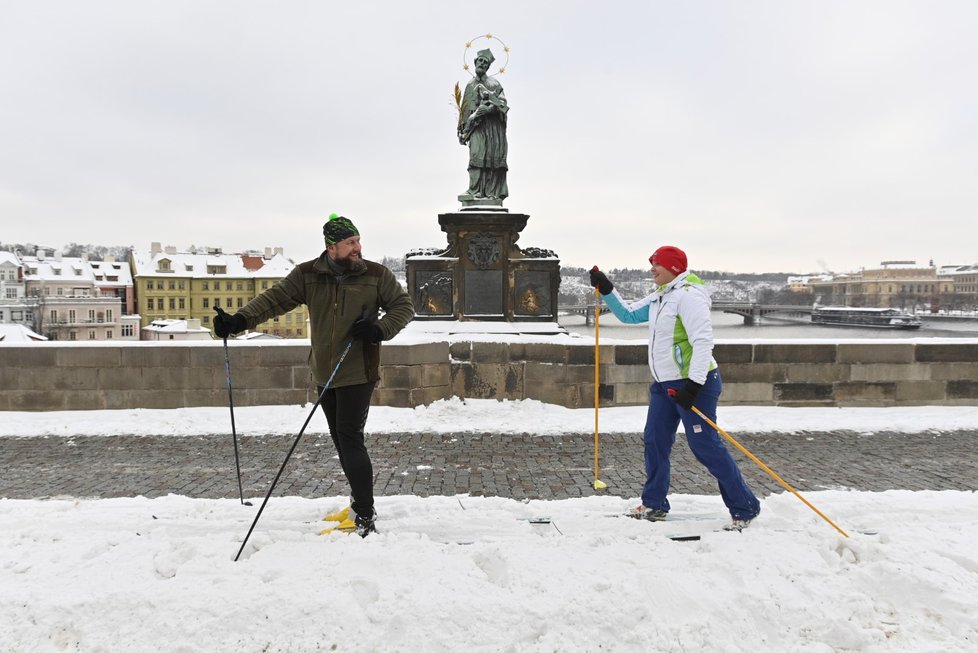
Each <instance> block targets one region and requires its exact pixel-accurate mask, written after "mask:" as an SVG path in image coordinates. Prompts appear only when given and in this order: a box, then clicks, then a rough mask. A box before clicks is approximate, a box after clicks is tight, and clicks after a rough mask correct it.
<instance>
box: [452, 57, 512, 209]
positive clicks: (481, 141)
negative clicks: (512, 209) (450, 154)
mask: <svg viewBox="0 0 978 653" xmlns="http://www.w3.org/2000/svg"><path fill="white" fill-rule="evenodd" d="M495 59H496V58H495V57H494V56H493V54H492V51H491V50H489V49H485V50H479V52H478V53H476V57H475V76H474V77H473V78H472V80H471V81H470V82H469V83H468V84H466V85H465V92H464V93H463V95H462V98H461V102H460V104H459V108H460V113H459V124H458V142H459V143H461V144H462V145H468V146H469V188H468V190H466V191H465V192H464V193H462V194H461V195H459V196H458V199H459V201H461V202H462V203H463V204H479V203H485V204H494V205H500V206H501V205H502V203H503V200H504V199H505V198H506V197H507V196H508V195H509V187H508V186H507V185H506V171H507V169H508V168H507V166H506V151H507V149H508V146H507V143H506V114H507V112H508V111H509V105H508V104H507V103H506V95H505V94H504V93H503V85H502V84H500V83H499V80H497V79H496V78H495V77H490V76H489V75H487V74H486V73H487V72H488V70H489V66H490V65H491V64H492V62H493V61H495Z"/></svg>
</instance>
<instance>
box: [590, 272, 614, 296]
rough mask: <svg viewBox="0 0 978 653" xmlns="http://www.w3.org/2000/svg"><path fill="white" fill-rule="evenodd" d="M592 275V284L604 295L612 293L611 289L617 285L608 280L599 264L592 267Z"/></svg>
mask: <svg viewBox="0 0 978 653" xmlns="http://www.w3.org/2000/svg"><path fill="white" fill-rule="evenodd" d="M590 275H591V286H592V287H593V288H597V289H598V292H600V293H601V294H602V295H610V294H611V291H612V290H614V289H615V286H614V285H613V284H612V283H611V281H609V280H608V277H606V276H605V274H604V272H602V271H601V270H599V269H598V266H597V265H595V266H594V267H593V268H591V272H590Z"/></svg>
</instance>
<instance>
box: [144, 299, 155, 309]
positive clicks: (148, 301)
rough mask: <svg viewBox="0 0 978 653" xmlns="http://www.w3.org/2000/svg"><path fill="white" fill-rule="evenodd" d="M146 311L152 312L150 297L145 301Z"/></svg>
mask: <svg viewBox="0 0 978 653" xmlns="http://www.w3.org/2000/svg"><path fill="white" fill-rule="evenodd" d="M146 310H147V311H152V310H153V298H152V297H150V298H149V299H147V300H146Z"/></svg>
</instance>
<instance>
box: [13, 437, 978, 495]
mask: <svg viewBox="0 0 978 653" xmlns="http://www.w3.org/2000/svg"><path fill="white" fill-rule="evenodd" d="M734 436H735V437H737V439H738V440H739V441H740V442H741V444H743V445H744V446H745V447H747V449H749V450H750V451H751V452H752V453H753V454H754V455H755V456H757V457H758V458H759V459H760V460H762V461H763V462H764V463H765V464H767V465H768V467H770V468H771V469H772V470H774V471H775V472H776V473H778V474H779V475H780V476H781V477H782V478H784V479H785V480H786V481H787V482H788V483H789V484H791V485H792V486H793V487H794V488H795V489H797V490H798V491H800V492H804V491H805V490H808V491H813V490H822V489H838V488H850V489H854V490H870V491H880V490H888V489H904V490H976V489H978V454H976V452H975V448H976V447H975V444H976V443H978V431H958V432H951V433H941V434H937V433H927V434H915V435H905V434H896V433H877V434H872V435H863V434H853V433H807V434H804V435H798V434H775V435H771V434H764V435H750V434H734ZM293 441H294V436H246V437H240V438H239V451H240V459H241V477H242V482H243V484H244V490H245V496H246V497H263V496H264V495H265V493H266V492H267V491H268V487H269V484H270V483H271V482H272V480H273V479H274V477H275V474H276V473H277V472H278V470H279V468H280V466H281V464H282V460H283V459H284V457H285V454H286V453H287V452H288V450H289V448H290V447H291V445H292V442H293ZM368 448H369V450H370V452H371V456H372V458H373V463H374V474H375V476H376V482H375V489H376V493H377V495H378V496H383V495H397V494H415V495H419V496H430V495H449V496H451V495H455V494H472V495H485V496H501V497H512V498H517V499H522V498H531V499H564V498H569V497H583V496H591V495H593V494H595V493H596V492H595V490H594V489H593V488H592V482H593V478H594V476H593V475H594V467H593V465H594V462H593V461H594V436H593V434H586V435H585V434H576V435H566V436H560V437H553V436H532V435H490V434H482V435H417V434H404V435H381V436H370V435H368ZM600 454H601V472H600V477H601V480H603V481H604V482H606V483H607V484H608V489H607V490H604V491H602V492H603V493H608V494H612V495H617V496H622V497H636V496H638V494H639V492H640V490H641V487H642V483H643V481H644V473H643V471H642V436H641V434H639V433H635V434H634V435H603V436H601V443H600ZM734 457H735V458H736V459H737V461H738V462H739V463H740V466H741V470H742V471H743V473H744V476H745V477H746V478H747V480H748V483H749V484H750V485H751V486H752V487H753V488H754V489H755V491H756V492H757V493H758V494H759V495H768V494H771V493H777V492H783V491H784V489H783V488H782V487H781V485H779V484H778V483H777V482H776V481H775V480H774V479H773V478H771V477H770V476H768V475H767V474H765V473H764V472H763V471H762V470H761V469H760V468H759V467H758V466H757V465H756V464H754V463H753V462H751V461H750V460H748V459H747V458H746V457H745V456H743V454H741V453H740V452H737V451H734ZM672 469H673V475H672V492H675V493H685V494H716V493H717V489H716V484H715V482H714V481H713V478H712V477H711V476H709V474H708V473H707V472H706V470H705V469H704V468H703V467H702V466H701V465H700V464H699V463H697V462H696V461H695V459H694V458H693V457H692V454H690V452H689V449H688V447H687V446H686V443H685V437H684V436H682V435H680V436H678V437H677V441H676V446H675V448H674V449H673V456H672ZM348 491H349V487H348V486H347V484H346V481H345V480H344V478H343V474H342V472H341V471H340V469H339V464H338V461H337V459H336V458H335V452H334V450H333V446H332V442H331V441H330V439H329V437H328V436H306V437H304V438H303V440H302V441H301V442H300V443H299V446H298V447H297V449H296V452H295V454H294V455H293V457H292V459H291V460H290V461H289V464H288V466H287V467H286V470H285V473H284V474H283V476H282V478H281V480H280V481H279V484H278V486H277V487H276V489H275V495H276V496H286V495H291V496H295V495H298V496H304V497H318V496H336V495H343V494H346V493H347V492H348ZM167 494H179V495H185V496H191V497H198V498H220V497H231V498H236V497H237V496H238V488H237V481H236V479H235V472H234V449H233V445H232V441H231V436H230V434H224V435H203V436H199V437H194V436H187V437H179V436H160V437H145V436H138V437H137V436H98V437H88V436H86V437H72V438H67V437H44V438H17V437H2V438H0V497H5V498H9V499H37V498H48V497H60V496H73V497H99V498H106V497H127V496H138V495H142V496H146V497H158V496H165V495H167Z"/></svg>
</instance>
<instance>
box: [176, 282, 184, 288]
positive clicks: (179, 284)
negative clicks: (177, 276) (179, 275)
mask: <svg viewBox="0 0 978 653" xmlns="http://www.w3.org/2000/svg"><path fill="white" fill-rule="evenodd" d="M177 288H179V289H180V290H184V283H183V279H181V280H180V282H179V283H178V284H177Z"/></svg>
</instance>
